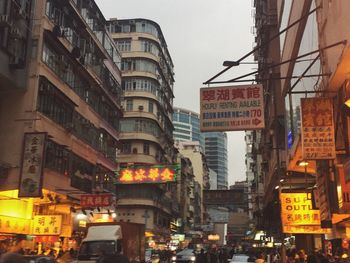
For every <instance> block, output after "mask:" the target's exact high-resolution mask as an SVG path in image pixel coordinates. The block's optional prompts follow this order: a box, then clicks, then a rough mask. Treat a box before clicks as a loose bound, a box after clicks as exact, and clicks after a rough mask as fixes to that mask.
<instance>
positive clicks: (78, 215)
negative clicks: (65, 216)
mask: <svg viewBox="0 0 350 263" xmlns="http://www.w3.org/2000/svg"><path fill="white" fill-rule="evenodd" d="M85 218H86V215H84V214H77V219H78V220H80V219H85Z"/></svg>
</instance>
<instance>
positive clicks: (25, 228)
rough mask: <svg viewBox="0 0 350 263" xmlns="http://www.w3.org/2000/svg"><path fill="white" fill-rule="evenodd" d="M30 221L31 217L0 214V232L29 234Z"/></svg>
mask: <svg viewBox="0 0 350 263" xmlns="http://www.w3.org/2000/svg"><path fill="white" fill-rule="evenodd" d="M30 223H31V220H30V219H22V218H16V217H8V216H0V232H1V233H12V234H25V235H29V234H30Z"/></svg>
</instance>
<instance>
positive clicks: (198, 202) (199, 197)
mask: <svg viewBox="0 0 350 263" xmlns="http://www.w3.org/2000/svg"><path fill="white" fill-rule="evenodd" d="M177 147H178V149H179V152H180V154H182V155H183V156H185V157H187V158H189V159H190V160H191V162H192V166H193V173H194V180H195V182H196V184H195V187H194V190H195V192H194V194H195V203H194V209H195V211H194V214H195V218H194V223H195V225H196V226H197V228H200V225H201V224H203V223H206V221H207V219H208V214H207V212H206V210H205V207H204V206H203V190H207V189H209V167H208V165H207V163H206V160H205V155H204V154H203V152H202V149H201V146H200V143H199V142H190V141H188V142H178V144H177Z"/></svg>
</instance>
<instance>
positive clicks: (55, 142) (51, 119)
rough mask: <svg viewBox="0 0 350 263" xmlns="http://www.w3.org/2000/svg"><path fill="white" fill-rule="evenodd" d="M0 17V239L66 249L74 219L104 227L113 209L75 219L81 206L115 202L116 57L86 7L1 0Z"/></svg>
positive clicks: (90, 6)
mask: <svg viewBox="0 0 350 263" xmlns="http://www.w3.org/2000/svg"><path fill="white" fill-rule="evenodd" d="M0 14H1V15H0V17H1V22H0V39H1V44H0V57H1V63H0V105H1V106H0V107H1V108H0V127H1V129H0V146H1V147H0V148H1V150H0V166H1V178H0V180H1V184H0V190H1V191H0V196H1V198H0V207H1V209H0V219H1V221H2V222H6V224H5V223H3V224H1V225H0V232H1V233H6V235H8V236H9V238H10V239H11V238H13V240H19V239H17V237H18V235H19V234H20V235H37V236H39V235H43V234H45V235H54V236H55V237H56V239H52V240H51V242H54V241H59V240H60V239H59V238H62V239H64V242H63V244H62V245H63V246H64V247H65V248H69V247H68V242H67V241H68V239H69V238H71V239H73V240H74V239H75V236H72V233H73V231H77V230H78V228H77V225H76V222H77V215H78V214H80V215H81V216H82V217H80V220H82V221H85V222H89V221H90V222H93V221H94V220H97V219H101V218H102V217H104V218H105V219H106V220H112V218H111V216H112V214H111V212H114V205H113V204H110V203H109V202H103V204H102V203H101V202H99V205H93V204H91V207H89V208H88V209H86V210H84V213H85V214H82V207H81V202H80V201H81V200H80V198H81V195H83V194H91V193H110V194H112V195H115V186H114V172H115V170H117V168H118V164H117V159H116V147H117V141H118V139H119V134H118V130H119V123H120V118H121V116H122V108H121V95H122V90H121V73H120V70H119V69H118V67H117V66H116V65H120V61H121V57H120V55H119V53H118V51H117V48H116V45H115V44H114V41H113V39H112V38H111V36H110V34H109V33H108V32H107V30H106V20H105V18H104V17H103V15H102V13H101V12H100V10H99V8H98V7H97V6H96V4H95V3H94V1H84V0H83V1H55V0H37V1H30V0H28V1H2V3H1V4H0ZM96 206H100V207H99V208H98V210H99V211H97V210H96V209H97V207H96ZM90 212H91V215H89V213H90ZM49 218H51V219H50V220H51V221H49ZM82 218H83V219H82ZM39 219H40V220H41V221H40V222H41V223H40V224H38V220H39ZM45 219H47V220H45ZM52 220H53V221H52ZM50 222H51V223H50ZM47 223H50V224H49V225H48V224H47ZM30 225H33V226H34V227H33V229H30V227H29V226H30ZM52 225H53V226H54V227H53V228H51V226H52ZM38 240H39V239H38V237H37V238H36V239H34V240H33V242H39V241H38ZM76 241H77V240H76ZM40 242H45V241H42V240H41V241H40ZM48 243H50V242H48ZM47 245H50V244H47ZM51 245H52V244H51Z"/></svg>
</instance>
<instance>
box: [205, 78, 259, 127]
mask: <svg viewBox="0 0 350 263" xmlns="http://www.w3.org/2000/svg"><path fill="white" fill-rule="evenodd" d="M200 100H201V101H200V103H201V106H200V115H201V116H200V126H201V131H202V132H212V131H242V130H254V129H262V128H264V127H265V120H264V97H263V87H262V85H261V84H253V85H239V86H225V87H213V88H201V90H200Z"/></svg>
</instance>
